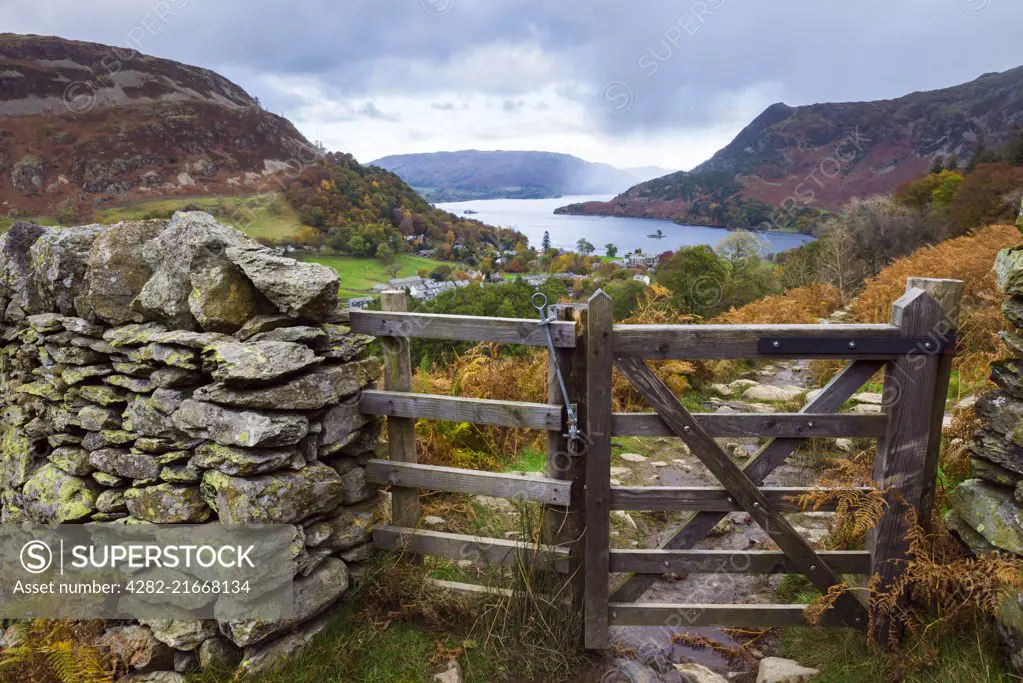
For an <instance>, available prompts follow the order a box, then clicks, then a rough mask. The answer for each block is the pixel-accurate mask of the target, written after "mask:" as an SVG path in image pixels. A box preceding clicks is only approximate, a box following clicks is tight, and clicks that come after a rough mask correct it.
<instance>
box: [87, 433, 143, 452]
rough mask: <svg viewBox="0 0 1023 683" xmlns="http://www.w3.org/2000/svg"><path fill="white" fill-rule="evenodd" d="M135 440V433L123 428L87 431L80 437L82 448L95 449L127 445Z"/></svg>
mask: <svg viewBox="0 0 1023 683" xmlns="http://www.w3.org/2000/svg"><path fill="white" fill-rule="evenodd" d="M134 441H135V434H134V433H132V432H127V431H124V430H123V429H104V430H103V431H100V432H89V433H88V434H86V435H85V437H84V438H83V439H82V448H85V449H86V450H90V451H96V450H99V449H101V448H108V447H110V446H127V445H128V444H131V443H132V442H134Z"/></svg>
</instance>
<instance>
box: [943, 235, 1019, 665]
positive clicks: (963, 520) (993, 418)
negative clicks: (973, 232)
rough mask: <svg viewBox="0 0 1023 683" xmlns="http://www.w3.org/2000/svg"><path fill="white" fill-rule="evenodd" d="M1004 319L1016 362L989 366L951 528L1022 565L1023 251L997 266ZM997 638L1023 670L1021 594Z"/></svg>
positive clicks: (1005, 254)
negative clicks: (969, 467)
mask: <svg viewBox="0 0 1023 683" xmlns="http://www.w3.org/2000/svg"><path fill="white" fill-rule="evenodd" d="M994 270H995V277H996V281H997V283H998V288H999V291H1000V292H1001V293H1002V294H1004V295H1006V297H1007V298H1006V300H1005V302H1004V303H1003V304H1002V313H1003V314H1004V315H1005V317H1006V318H1007V319H1008V320H1009V322H1010V323H1011V324H1012V325H1013V326H1015V327H1016V328H1018V329H1016V330H1010V331H1006V332H1003V333H1002V339H1003V341H1004V342H1005V344H1006V346H1007V347H1008V349H1009V350H1010V351H1011V353H1012V355H1013V356H1014V358H1012V359H1010V360H1006V361H999V362H995V363H992V365H991V380H992V381H993V382H994V383H995V384H996V385H997V386H998V391H993V392H989V393H987V394H985V395H983V396H981V397H980V398H979V399H978V400H977V403H976V411H977V417H978V418H980V420H981V424H980V429H979V430H978V431H977V432H976V434H975V436H974V439H973V441H972V443H971V444H970V452H971V455H972V458H973V477H974V478H973V479H968V480H967V481H965V482H963V483H962V484H960V485H959V486H958V487H956V488H955V489H954V490H953V491H952V493H951V496H950V498H951V500H950V510H949V512H948V514H947V516H946V518H945V521H946V524H947V525H948V527H949V528H950V529H951V530H952V531H953V532H954V533H956V535H958V536H959V537H960V538H961V539H962V540H963V542H964V543H966V544H967V545H968V546H970V548H971V550H973V552H974V553H977V554H982V553H988V552H993V551H998V552H1001V553H1007V554H1010V555H1015V556H1018V557H1021V558H1023V247H1015V248H1012V249H1005V250H1003V251H1001V252H1000V253H999V254H998V258H997V260H996V262H995V268H994ZM999 622H1000V623H999V631H1000V633H1001V635H1002V640H1003V642H1004V643H1005V644H1006V646H1007V648H1008V650H1009V654H1010V657H1011V659H1012V664H1013V667H1014V668H1015V669H1016V670H1018V671H1023V595H1019V594H1016V595H1013V596H1011V598H1010V599H1009V600H1007V601H1006V602H1005V603H1004V605H1003V607H1002V610H1001V614H1000V618H999Z"/></svg>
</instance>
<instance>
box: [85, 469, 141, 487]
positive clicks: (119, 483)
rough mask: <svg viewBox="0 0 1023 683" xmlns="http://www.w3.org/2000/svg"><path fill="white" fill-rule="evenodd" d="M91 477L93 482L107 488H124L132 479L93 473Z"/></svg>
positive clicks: (104, 473) (105, 473)
mask: <svg viewBox="0 0 1023 683" xmlns="http://www.w3.org/2000/svg"><path fill="white" fill-rule="evenodd" d="M89 476H91V477H92V480H93V481H95V482H96V483H97V484H99V485H100V486H103V487H105V488H122V487H124V486H127V485H128V484H130V483H131V479H126V478H125V477H119V476H117V475H116V474H109V473H107V472H93V473H92V474H91V475H89Z"/></svg>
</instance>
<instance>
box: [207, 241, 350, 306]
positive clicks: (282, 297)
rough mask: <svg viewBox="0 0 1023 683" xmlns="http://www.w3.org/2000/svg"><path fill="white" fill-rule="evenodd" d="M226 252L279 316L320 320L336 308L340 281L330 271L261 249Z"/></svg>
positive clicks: (236, 249) (234, 248)
mask: <svg viewBox="0 0 1023 683" xmlns="http://www.w3.org/2000/svg"><path fill="white" fill-rule="evenodd" d="M225 253H226V254H227V258H229V259H231V262H232V263H234V264H235V265H236V266H238V267H239V268H241V269H242V271H243V272H244V273H245V275H246V276H247V277H248V278H249V280H251V281H252V283H253V284H254V285H255V286H256V288H257V289H258V290H259V291H260V292H262V293H263V295H264V296H266V298H267V299H269V300H270V301H272V302H273V303H274V305H276V306H277V309H278V310H279V311H280V312H281V313H285V314H287V315H290V316H294V317H296V318H303V319H307V320H315V321H319V320H324V319H326V318H327V317H328V316H329V315H330V314H331V313H333V312H334V310H335V309H336V308H337V303H338V299H337V293H338V288H339V286H340V281H339V280H338V276H337V273H336V272H334V270H333V269H332V268H328V267H326V266H321V265H319V264H315V263H302V262H301V261H296V260H295V259H291V258H286V257H283V256H277V255H275V254H274V253H273V252H272V251H270V250H269V249H265V248H262V247H258V248H238V247H229V248H228V249H227V250H226V252H225Z"/></svg>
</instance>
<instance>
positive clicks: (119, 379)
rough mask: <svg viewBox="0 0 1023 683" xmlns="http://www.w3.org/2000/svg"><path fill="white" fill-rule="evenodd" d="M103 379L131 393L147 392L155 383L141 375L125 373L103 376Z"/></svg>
mask: <svg viewBox="0 0 1023 683" xmlns="http://www.w3.org/2000/svg"><path fill="white" fill-rule="evenodd" d="M103 381H104V382H105V383H107V384H109V385H110V386H113V387H120V388H122V389H127V390H128V391H130V392H132V393H133V394H148V393H149V392H151V391H153V389H155V388H156V385H155V384H153V383H152V382H151V381H149V380H148V379H145V378H142V377H129V376H127V375H111V376H109V377H105V378H104V379H103Z"/></svg>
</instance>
